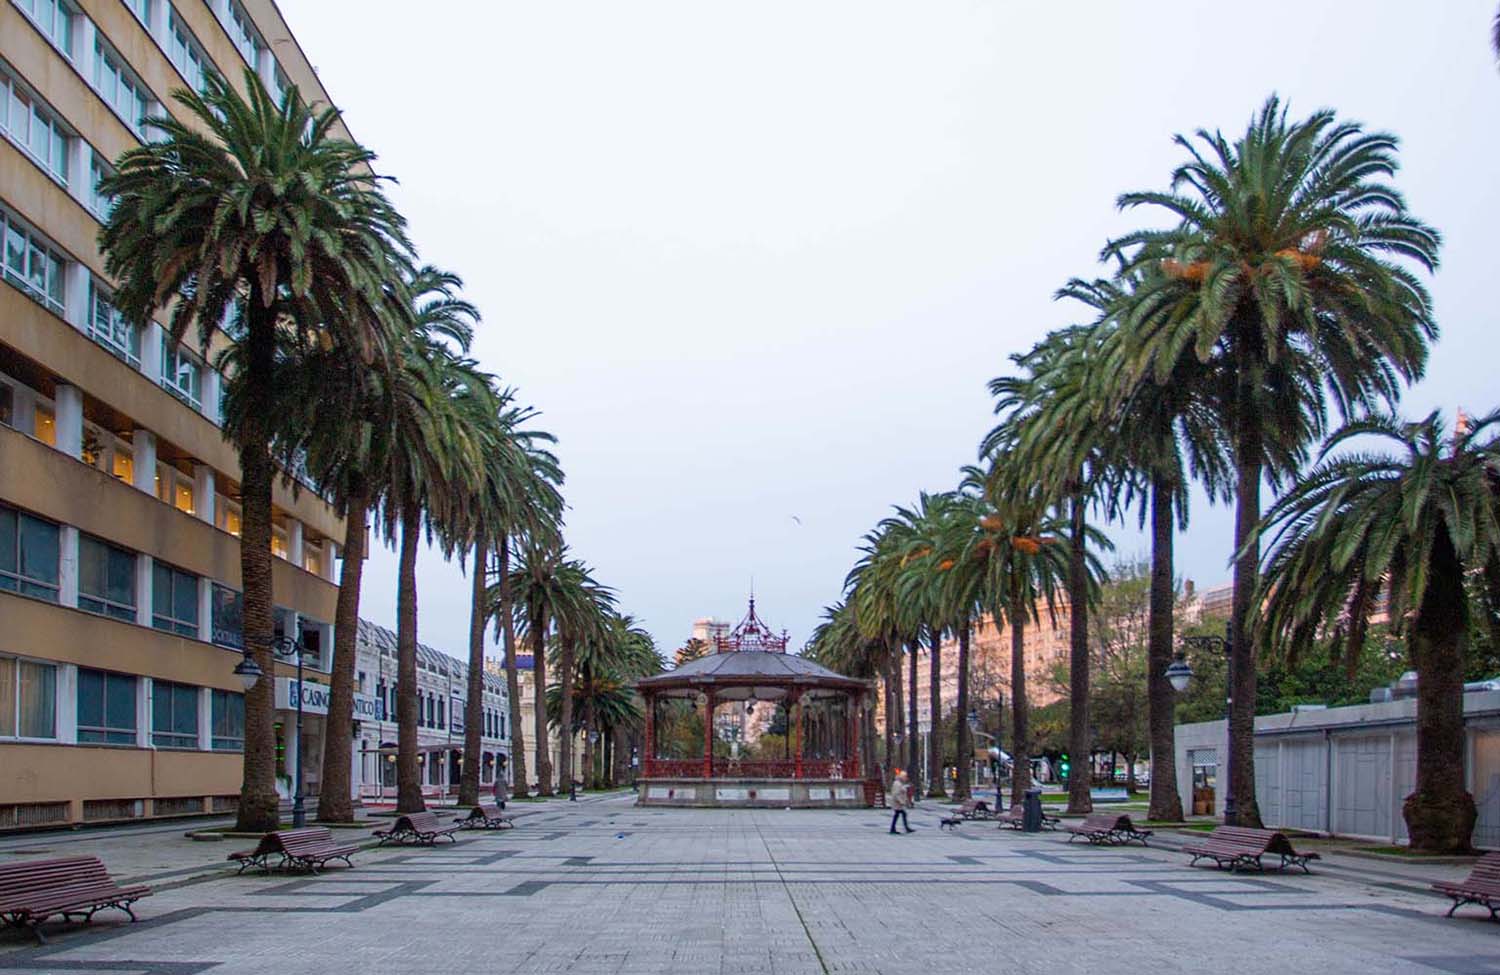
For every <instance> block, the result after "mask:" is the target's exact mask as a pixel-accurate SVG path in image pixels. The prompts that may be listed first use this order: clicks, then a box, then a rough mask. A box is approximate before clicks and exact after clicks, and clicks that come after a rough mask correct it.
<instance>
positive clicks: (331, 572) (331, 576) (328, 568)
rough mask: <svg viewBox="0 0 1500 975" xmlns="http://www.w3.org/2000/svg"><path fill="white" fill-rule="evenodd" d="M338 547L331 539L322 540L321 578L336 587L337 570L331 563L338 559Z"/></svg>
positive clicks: (337, 579)
mask: <svg viewBox="0 0 1500 975" xmlns="http://www.w3.org/2000/svg"><path fill="white" fill-rule="evenodd" d="M339 554H340V552H339V546H338V543H337V542H335V541H334V540H333V539H331V538H325V539H323V578H324V579H327V580H328V581H329V582H331V583H333V584H334V585H338V581H339V570H338V567H337V566H335V565H334V564H333V563H334V561H335V560H336V559H338V558H339Z"/></svg>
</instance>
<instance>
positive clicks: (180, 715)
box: [151, 680, 198, 748]
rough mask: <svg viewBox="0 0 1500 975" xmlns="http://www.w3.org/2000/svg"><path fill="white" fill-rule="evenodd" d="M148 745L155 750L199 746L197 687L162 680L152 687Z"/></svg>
mask: <svg viewBox="0 0 1500 975" xmlns="http://www.w3.org/2000/svg"><path fill="white" fill-rule="evenodd" d="M151 743H152V744H153V745H155V746H156V747H158V748H197V747H198V688H196V687H189V686H188V685H186V684H173V683H171V682H170V681H164V680H159V681H156V682H155V683H154V684H153V685H152V688H151Z"/></svg>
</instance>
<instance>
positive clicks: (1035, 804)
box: [1021, 789, 1042, 833]
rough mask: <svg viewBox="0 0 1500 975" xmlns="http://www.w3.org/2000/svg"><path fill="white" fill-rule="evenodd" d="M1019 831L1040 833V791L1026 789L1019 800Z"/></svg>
mask: <svg viewBox="0 0 1500 975" xmlns="http://www.w3.org/2000/svg"><path fill="white" fill-rule="evenodd" d="M1021 830H1022V832H1026V833H1040V832H1041V831H1042V790H1041V789H1027V790H1026V793H1025V795H1024V796H1023V797H1022V799H1021Z"/></svg>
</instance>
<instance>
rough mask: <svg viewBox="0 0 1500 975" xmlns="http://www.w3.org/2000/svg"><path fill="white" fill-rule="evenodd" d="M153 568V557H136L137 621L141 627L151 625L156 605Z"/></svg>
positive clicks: (141, 555) (143, 555) (140, 555)
mask: <svg viewBox="0 0 1500 975" xmlns="http://www.w3.org/2000/svg"><path fill="white" fill-rule="evenodd" d="M151 567H152V561H151V556H149V555H146V554H145V553H141V554H138V555H137V556H136V557H135V621H136V623H137V624H138V625H140V626H150V625H151V611H152V609H153V608H154V607H155V605H156V603H155V595H156V594H155V592H154V591H153V588H152V587H153V581H154V576H153V573H152V568H151Z"/></svg>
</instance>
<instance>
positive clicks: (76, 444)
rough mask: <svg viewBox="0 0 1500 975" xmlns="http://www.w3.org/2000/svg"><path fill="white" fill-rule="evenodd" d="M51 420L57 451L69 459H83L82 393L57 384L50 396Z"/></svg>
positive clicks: (71, 387)
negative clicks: (53, 422)
mask: <svg viewBox="0 0 1500 975" xmlns="http://www.w3.org/2000/svg"><path fill="white" fill-rule="evenodd" d="M52 406H53V409H52V418H53V420H54V421H55V423H56V431H57V437H56V439H57V449H58V450H61V451H62V452H63V453H65V454H67V455H68V456H69V457H76V458H82V457H83V392H82V391H81V390H79V388H78V387H77V386H69V385H67V384H66V383H58V384H57V389H56V390H55V391H54V393H53V396H52Z"/></svg>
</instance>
